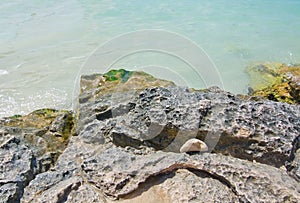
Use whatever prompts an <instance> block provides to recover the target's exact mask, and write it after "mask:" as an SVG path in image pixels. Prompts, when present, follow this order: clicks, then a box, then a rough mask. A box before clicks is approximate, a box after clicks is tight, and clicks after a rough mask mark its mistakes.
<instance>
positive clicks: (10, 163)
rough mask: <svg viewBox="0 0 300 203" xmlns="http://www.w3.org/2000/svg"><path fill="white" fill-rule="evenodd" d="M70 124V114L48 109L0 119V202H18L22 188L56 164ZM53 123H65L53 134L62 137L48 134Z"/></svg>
mask: <svg viewBox="0 0 300 203" xmlns="http://www.w3.org/2000/svg"><path fill="white" fill-rule="evenodd" d="M62 115H64V117H63V118H62ZM57 118H61V119H60V120H59V121H58V119H57ZM68 119H69V120H68ZM55 120H56V122H55ZM72 122H73V121H72V115H71V114H70V112H67V111H56V110H51V109H44V110H37V111H35V112H32V113H31V114H28V115H25V116H18V115H17V116H13V117H9V118H1V119H0V202H19V201H20V199H21V197H22V196H23V191H24V187H26V186H27V185H28V184H29V183H30V181H32V180H33V179H34V178H35V176H36V175H37V174H38V173H41V172H45V171H47V170H49V169H50V168H51V167H52V166H53V165H54V164H55V161H56V159H57V157H58V155H59V154H60V153H61V151H62V150H63V149H64V148H65V147H66V144H67V142H68V136H70V134H71V132H70V129H67V128H68V127H69V128H71V126H72V125H73V124H72ZM53 123H56V124H57V125H59V123H64V126H65V127H64V129H62V131H59V132H57V131H55V130H52V132H53V133H56V132H57V133H61V134H62V135H64V136H65V137H59V138H57V137H55V136H54V134H52V132H50V131H49V129H50V127H51V125H52V124H53ZM60 126H61V125H60Z"/></svg>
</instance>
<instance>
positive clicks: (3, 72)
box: [0, 69, 8, 76]
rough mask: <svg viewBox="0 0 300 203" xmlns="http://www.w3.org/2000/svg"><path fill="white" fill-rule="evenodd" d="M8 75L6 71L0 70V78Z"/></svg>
mask: <svg viewBox="0 0 300 203" xmlns="http://www.w3.org/2000/svg"><path fill="white" fill-rule="evenodd" d="M7 74H8V71H7V70H1V69H0V76H1V75H7Z"/></svg>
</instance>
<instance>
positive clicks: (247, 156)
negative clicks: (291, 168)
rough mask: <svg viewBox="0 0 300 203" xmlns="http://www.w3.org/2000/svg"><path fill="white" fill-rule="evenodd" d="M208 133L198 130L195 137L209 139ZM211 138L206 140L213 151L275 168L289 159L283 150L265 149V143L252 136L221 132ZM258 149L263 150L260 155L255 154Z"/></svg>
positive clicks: (257, 152)
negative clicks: (237, 135) (238, 135)
mask: <svg viewBox="0 0 300 203" xmlns="http://www.w3.org/2000/svg"><path fill="white" fill-rule="evenodd" d="M209 134H210V133H209V132H207V131H199V132H198V134H197V137H196V138H197V139H200V140H204V141H207V140H209V139H207V138H206V136H209ZM213 139H214V138H212V140H209V141H208V142H206V144H207V145H208V148H209V149H213V150H212V152H213V153H217V154H223V155H226V156H232V157H235V158H239V159H244V160H248V161H251V162H252V161H257V162H260V163H263V164H267V165H270V166H274V167H276V168H280V167H281V166H284V164H285V162H286V161H288V160H289V156H288V154H284V153H283V152H278V151H265V149H267V147H266V145H267V143H263V142H259V141H257V140H255V139H254V138H250V137H235V136H232V135H228V134H227V133H225V132H222V133H220V135H219V136H216V140H213ZM262 147H263V148H262ZM259 150H264V151H261V152H263V153H261V156H257V155H258V154H259V153H260V151H259Z"/></svg>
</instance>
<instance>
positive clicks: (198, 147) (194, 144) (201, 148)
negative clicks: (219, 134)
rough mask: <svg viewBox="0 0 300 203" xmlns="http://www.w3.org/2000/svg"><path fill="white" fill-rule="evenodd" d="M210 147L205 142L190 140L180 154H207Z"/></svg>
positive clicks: (183, 146)
mask: <svg viewBox="0 0 300 203" xmlns="http://www.w3.org/2000/svg"><path fill="white" fill-rule="evenodd" d="M207 151H208V147H207V145H206V144H205V142H203V141H201V140H198V139H195V138H193V139H189V140H188V141H186V143H184V144H183V145H182V147H181V148H180V152H181V153H183V152H207Z"/></svg>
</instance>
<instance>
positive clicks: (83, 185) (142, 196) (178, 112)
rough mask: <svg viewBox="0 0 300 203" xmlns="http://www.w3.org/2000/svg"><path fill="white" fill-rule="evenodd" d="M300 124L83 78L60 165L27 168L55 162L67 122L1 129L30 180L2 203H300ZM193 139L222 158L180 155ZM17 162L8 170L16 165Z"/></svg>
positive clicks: (186, 94) (151, 82) (293, 112)
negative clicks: (53, 151)
mask: <svg viewBox="0 0 300 203" xmlns="http://www.w3.org/2000/svg"><path fill="white" fill-rule="evenodd" d="M157 86H160V87H157ZM299 117H300V107H299V106H298V105H290V104H287V103H278V102H273V101H263V100H252V99H251V98H249V97H248V98H247V97H239V96H236V95H233V94H231V93H229V92H225V91H222V90H220V89H218V88H216V87H212V88H209V89H205V90H199V91H197V90H193V89H189V88H184V87H175V86H174V84H172V83H170V82H167V81H163V80H159V79H155V78H153V77H152V76H149V75H147V74H145V73H139V72H128V71H125V70H119V71H112V72H109V73H106V74H95V75H91V76H83V77H82V85H81V94H80V96H79V104H78V110H77V115H76V118H77V120H76V135H77V136H72V137H71V138H70V140H69V142H68V145H67V147H66V148H64V151H63V152H62V153H61V155H60V156H59V157H58V158H57V160H56V162H55V163H54V166H51V167H50V168H46V169H45V171H41V169H40V166H39V164H36V165H35V164H32V165H30V164H28V163H37V162H38V163H41V162H42V163H45V164H47V163H49V159H51V156H52V154H51V153H50V151H47V152H46V149H47V147H46V146H47V143H49V140H48V139H46V138H47V137H48V136H50V135H54V133H53V132H51V130H52V131H59V132H63V131H62V130H61V129H63V128H64V127H63V126H64V125H60V124H59V123H57V122H56V121H60V119H61V118H64V117H63V116H61V117H58V118H57V117H55V118H57V119H55V118H54V119H52V120H51V122H48V121H47V122H46V123H47V125H41V126H40V128H37V127H34V128H33V129H34V130H32V129H31V128H28V127H26V128H20V127H18V125H17V126H9V127H7V126H4V127H1V129H4V130H3V131H2V132H3V133H2V134H3V136H2V137H1V134H0V138H1V139H0V140H1V142H2V143H3V146H9V148H7V147H3V149H2V148H1V150H4V151H3V152H2V153H3V154H6V153H8V152H7V150H8V151H11V152H14V153H17V151H21V149H23V151H21V152H22V155H21V154H20V157H21V158H22V160H23V161H22V162H21V161H19V162H17V163H20V166H21V165H22V170H25V171H24V173H22V172H21V174H24V175H21V176H20V178H21V180H22V181H19V179H16V178H12V180H9V181H6V180H4V179H3V180H1V181H2V182H4V183H5V184H2V182H1V185H0V194H1V198H2V197H3V198H2V199H1V201H2V200H3V201H4V202H9V201H14V200H20V201H21V202H23V203H25V202H26V203H27V202H57V203H58V202H70V203H71V202H151V201H153V202H209V201H213V202H299V201H300V186H299V182H298V179H297V174H298V169H299V167H298V166H299V159H298V157H299V156H298V152H299V142H298V141H299V132H300V127H299V126H300V119H299ZM37 118H38V117H37ZM16 119H20V118H19V117H18V118H16ZM54 120H55V122H53V121H54ZM17 121H20V120H17ZM29 123H30V124H31V122H29ZM50 129H51V130H50ZM25 134H26V136H25ZM11 135H13V136H14V137H11V138H12V139H10V137H9V139H6V137H7V136H11ZM22 135H23V136H22ZM37 137H38V138H39V139H36V138H37ZM25 138H26V139H25ZM29 138H30V139H29ZM190 139H198V140H203V141H204V142H205V143H206V144H207V147H208V149H209V150H210V151H211V150H212V152H213V153H191V154H188V153H180V148H181V147H182V145H183V144H184V143H186V142H187V141H188V140H190ZM26 140H34V143H36V144H37V146H38V147H33V146H31V145H28V146H27V145H23V142H25V141H26ZM51 140H52V141H53V142H54V143H55V146H56V143H57V142H56V141H57V140H64V138H63V136H62V137H57V136H55V135H54V136H53V137H51ZM26 143H27V142H26ZM28 143H32V142H28ZM1 146H2V145H1ZM56 148H57V147H56ZM41 149H43V150H41ZM51 149H52V148H51ZM5 150H6V151H5ZM8 154H10V155H9V156H8V155H7V156H3V157H7V158H5V160H1V163H10V162H9V161H6V160H10V159H12V158H11V157H10V156H11V154H12V153H8ZM17 154H18V153H17ZM25 155H26V156H25ZM29 155H30V156H29ZM38 155H39V156H38ZM22 156H25V157H24V158H23V157H22ZM1 157H2V156H1ZM33 160H36V162H34V161H33ZM8 165H9V164H8ZM3 166H5V164H4V165H3ZM25 166H26V167H25ZM285 166H286V167H287V170H285V169H284V167H285ZM17 168H18V167H17ZM1 170H2V168H1ZM20 170H21V169H20ZM3 171H5V173H6V174H8V175H6V176H7V177H9V176H11V177H14V175H13V173H14V172H9V171H7V170H3ZM10 174H12V175H10ZM14 180H17V181H15V182H13V181H14ZM20 182H21V183H22V185H23V189H21V190H20V189H18V187H19V183H20ZM14 191H21V193H19V192H14Z"/></svg>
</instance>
